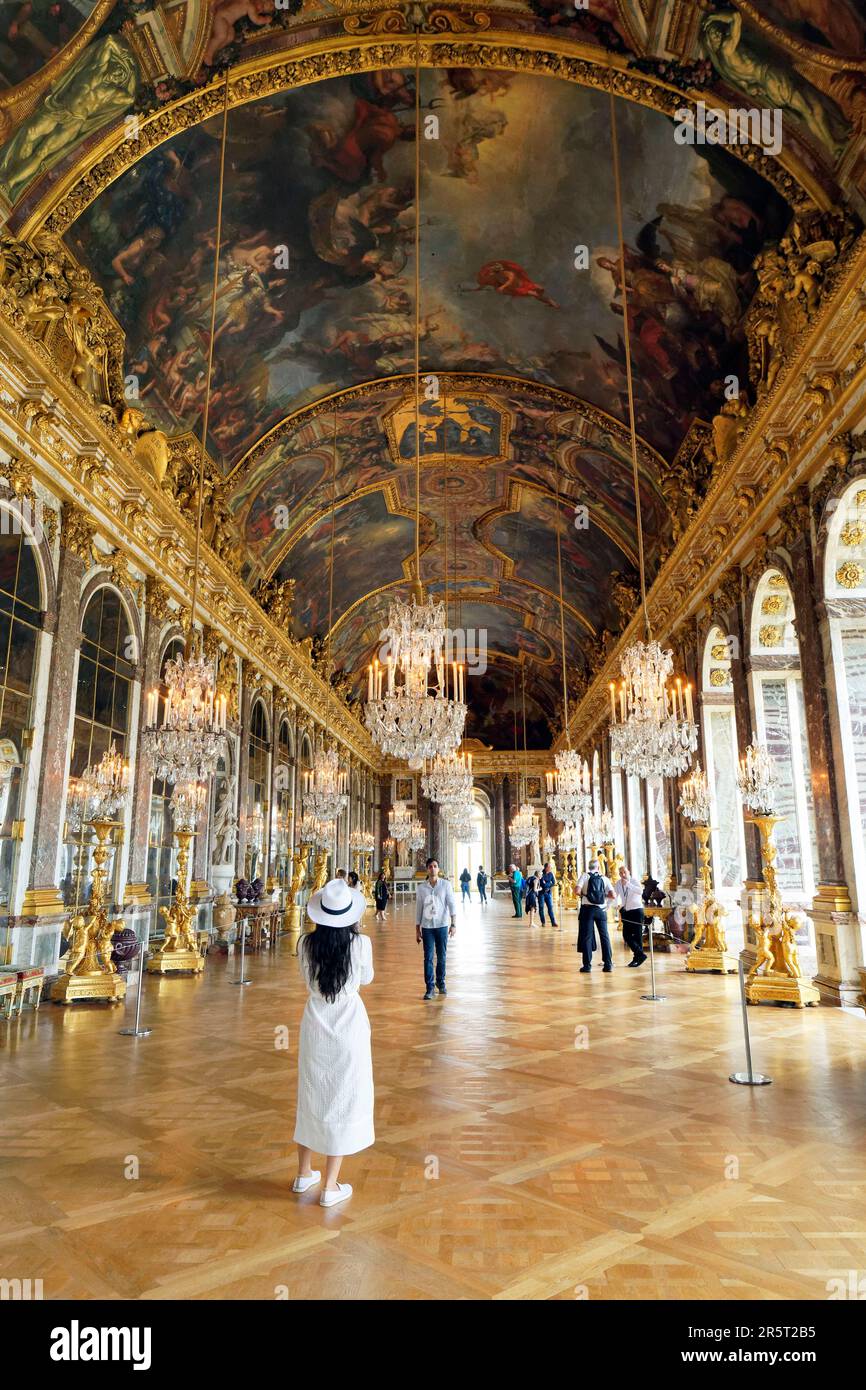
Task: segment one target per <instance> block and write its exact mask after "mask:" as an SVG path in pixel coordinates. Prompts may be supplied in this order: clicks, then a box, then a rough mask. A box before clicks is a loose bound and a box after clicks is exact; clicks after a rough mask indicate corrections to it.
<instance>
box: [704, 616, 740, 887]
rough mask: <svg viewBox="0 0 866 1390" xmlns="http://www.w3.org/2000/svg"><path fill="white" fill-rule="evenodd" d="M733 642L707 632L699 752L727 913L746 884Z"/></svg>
mask: <svg viewBox="0 0 866 1390" xmlns="http://www.w3.org/2000/svg"><path fill="white" fill-rule="evenodd" d="M739 655H740V654H739V652H738V651H737V649H736V638H734V637H731V636H729V635H728V634H727V633H726V632H724V631H723V630H722V628H720V627H718V626H714V627H712V628H710V631H709V633H708V635H707V640H706V643H705V645H704V659H703V662H702V675H701V685H702V699H701V705H702V717H703V746H704V761H705V763H706V774H707V781H708V782H709V787H710V808H711V809H710V825H711V827H712V833H711V836H710V849H711V851H712V862H713V875H714V886H715V891H716V894H717V895H718V897H719V899H720V900H721V901H722V902H725V903H728V905H729V911H730V910H733V907H734V904H735V903H737V902H738V901H739V895H740V891H741V889H742V885H743V880H744V879H745V878H746V844H745V834H744V830H743V813H742V803H741V801H740V793H739V789H738V787H737V768H738V765H739V750H738V747H737V722H736V717H735V714H734V688H733V683H732V679H731V663H732V660H733V659H734V657H736V658H737V659H739Z"/></svg>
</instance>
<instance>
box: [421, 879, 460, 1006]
mask: <svg viewBox="0 0 866 1390" xmlns="http://www.w3.org/2000/svg"><path fill="white" fill-rule="evenodd" d="M449 919H450V925H449ZM456 930H457V903H456V902H455V900H454V893H453V891H452V888H451V884H450V883H449V882H448V880H447V879H445V878H440V877H439V865H438V863H437V861H436V860H435V859H428V860H427V877H426V878H425V880H424V882H423V883H419V884H418V891H417V893H416V894H415V940H416V941H417V942H418V943H419V945H422V944H423V946H424V984H425V986H426V989H427V993H426V994H425V995H424V998H425V999H432V998H433V952H434V950H435V952H436V988H437V989H438V991H439V993H440V994H447V993H448V991H447V989H446V988H445V955H446V952H447V950H448V938H449V936H453V935H454V933H455V932H456Z"/></svg>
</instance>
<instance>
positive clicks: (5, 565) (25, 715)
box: [0, 507, 42, 911]
mask: <svg viewBox="0 0 866 1390" xmlns="http://www.w3.org/2000/svg"><path fill="white" fill-rule="evenodd" d="M0 519H2V520H3V521H4V522H5V523H6V524H5V525H4V526H3V527H2V529H0V911H5V910H6V909H7V908H8V904H9V900H10V896H11V893H12V879H13V873H14V869H15V857H16V856H15V848H16V844H17V834H18V827H19V823H20V820H21V816H22V814H23V810H24V808H23V804H22V799H23V786H24V763H25V760H26V753H27V746H28V744H29V741H30V730H31V729H32V727H33V717H32V699H33V686H34V678H35V674H36V646H37V641H38V636H39V630H40V628H41V626H42V611H41V608H42V605H41V595H40V587H39V571H38V569H37V567H36V560H35V558H34V555H33V547H32V545H31V544H30V542H29V541H28V539H27V537H26V536H24V535H22V534H21V533H20V530H19V529H18V528H17V527H16V526H15V525H14V524H12V525H10V524H9V523H10V522H14V520H15V518H14V515H13V513H11V512H10V511H8V510H7V509H6V508H5V507H4V508H2V509H0ZM16 531H17V532H18V533H17V534H16Z"/></svg>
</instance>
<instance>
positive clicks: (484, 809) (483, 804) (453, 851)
mask: <svg viewBox="0 0 866 1390" xmlns="http://www.w3.org/2000/svg"><path fill="white" fill-rule="evenodd" d="M472 830H473V837H472V840H471V841H470V842H469V843H466V842H464V841H460V840H455V838H454V836H453V835H452V834H451V831H450V830H449V831H448V853H447V860H446V863H447V864H448V866H449V877H450V879H451V882H452V884H454V885H455V886H456V884H457V882H458V881H459V878H460V875H461V874H462V872H463V870H464V869H468V870H469V873H470V874H471V876H472V891H473V893H474V892H475V891H476V890H475V875H476V874H477V873H478V865H479V864H483V865H484V868H485V869H486V871H487V873H488V875H489V876H490V877H491V878H492V877H493V868H492V865H493V818H492V816H491V813H490V799H489V797H488V796H487V793H486V792H484V791H482V790H481V788H480V787H473V789H472ZM491 886H492V885H491Z"/></svg>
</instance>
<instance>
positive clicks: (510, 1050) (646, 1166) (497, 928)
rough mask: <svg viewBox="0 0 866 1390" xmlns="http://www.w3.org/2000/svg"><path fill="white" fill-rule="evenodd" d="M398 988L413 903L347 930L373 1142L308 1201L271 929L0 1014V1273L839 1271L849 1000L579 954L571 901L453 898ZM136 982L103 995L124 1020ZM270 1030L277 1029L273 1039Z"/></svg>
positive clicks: (216, 1292) (262, 1285)
mask: <svg viewBox="0 0 866 1390" xmlns="http://www.w3.org/2000/svg"><path fill="white" fill-rule="evenodd" d="M460 911H461V917H460V925H459V931H458V935H457V938H456V940H455V941H454V942H453V943H452V945H451V947H450V949H449V969H448V990H449V992H448V996H447V998H445V999H439V998H437V999H436V1000H434V1001H432V1002H431V1003H424V1002H423V1001H422V999H421V994H422V993H423V983H422V973H421V951H420V947H418V946H417V945H416V943H415V937H414V929H413V924H412V920H411V918H410V916H409V912H408V910H406V909H401V910H399V911H398V912H392V913H391V914H390V915H389V918H388V921H387V923H386V924H385V925H384V926H382V925H377V924H376V923H375V922H372V921H370V922H368V923H367V924H366V925H367V930H368V931H369V932H370V934H371V936H372V938H373V950H374V962H375V970H376V978H375V980H374V982H373V984H372V985H371V986H370V987H369V988H368V989H367V990H366V991H365V993H364V998H365V1001H366V1004H367V1008H368V1011H369V1014H370V1018H371V1023H372V1029H373V1055H374V1068H375V1080H376V1131H377V1142H376V1145H375V1147H374V1148H372V1149H369V1150H367V1151H366V1152H365V1153H363V1154H359V1155H357V1156H355V1157H353V1158H350V1159H347V1160H346V1163H345V1165H344V1173H343V1175H344V1177H345V1178H346V1179H347V1180H348V1181H349V1182H351V1183H352V1184H353V1186H354V1188H355V1195H354V1197H353V1198H352V1200H351V1202H349V1203H348V1204H347V1205H346V1206H343V1207H338V1208H335V1209H333V1210H329V1211H323V1210H322V1208H320V1207H319V1205H318V1200H317V1197H318V1194H317V1193H316V1192H313V1193H310V1194H307V1195H305V1196H304V1197H302V1198H298V1197H295V1196H293V1195H292V1194H291V1192H290V1190H289V1189H290V1186H291V1180H292V1177H293V1174H294V1167H295V1164H294V1152H293V1146H292V1144H291V1136H292V1129H293V1121H294V1093H295V1051H294V1049H295V1046H296V1040H297V1035H298V1025H299V1021H300V1015H301V1010H302V1008H303V1003H304V997H305V996H304V992H303V989H302V987H301V983H300V980H299V977H298V973H297V963H296V962H295V961H294V960H293V959H292V957H291V956H290V955H289V953H288V950H287V949H286V947H285V945H283V946H282V947H281V948H280V950H279V951H278V952H276V953H274V954H268V955H264V956H262V957H260V958H259V957H255V956H254V957H252V958H248V961H247V970H248V973H249V974H250V976H251V977H252V979H253V981H254V983H253V985H252V986H251V987H250V988H249V989H237V988H234V987H233V986H232V985H231V983H230V981H231V980H232V979H233V978H234V977H235V975H236V972H237V963H236V962H235V961H234V960H233V959H231V958H229V959H228V960H226V959H225V958H224V957H220V956H211V957H210V958H209V960H208V963H207V969H206V971H205V973H204V976H203V977H200V978H198V979H194V980H193V979H164V980H163V979H159V978H150V977H149V978H148V979H147V980H146V982H145V996H144V1013H145V1016H146V1017H145V1021H146V1022H147V1024H148V1025H149V1026H150V1027H151V1028H152V1030H153V1031H152V1033H151V1036H150V1037H148V1038H142V1039H131V1038H122V1037H120V1036H119V1035H118V1031H117V1030H118V1028H119V1027H120V1026H121V1025H122V1023H123V1021H124V1016H123V1012H122V1011H121V1010H119V1009H116V1010H113V1011H112V1010H109V1009H107V1008H105V1007H104V1006H98V1005H97V1006H88V1005H83V1006H79V1007H78V1008H70V1009H62V1008H60V1007H57V1006H52V1005H45V1006H43V1008H42V1010H41V1011H40V1013H39V1014H38V1015H34V1014H33V1013H27V1014H25V1015H23V1017H22V1019H21V1020H20V1021H17V1022H15V1023H13V1024H12V1025H4V1024H0V1087H2V1098H3V1100H2V1109H3V1124H2V1133H0V1203H2V1210H3V1216H4V1220H3V1223H2V1234H0V1277H7V1278H15V1277H18V1278H28V1277H29V1278H41V1279H42V1280H43V1288H44V1295H45V1297H46V1298H56V1299H61V1298H62V1299H84V1300H87V1299H95V1298H114V1299H171V1298H186V1299H275V1298H279V1299H357V1298H362V1299H406V1298H408V1299H419V1300H423V1299H449V1300H460V1299H463V1300H465V1299H506V1300H508V1299H585V1298H589V1299H634V1298H651V1299H659V1300H665V1299H680V1298H700V1299H724V1300H730V1301H736V1300H739V1299H753V1298H760V1299H770V1300H773V1299H788V1298H806V1299H824V1298H826V1297H827V1281H828V1280H829V1279H831V1278H838V1277H840V1276H841V1277H843V1278H845V1277H847V1274H848V1271H849V1270H852V1269H854V1270H862V1269H863V1268H864V1259H866V1255H864V1251H866V1164H864V1161H863V1160H864V1137H866V1084H864V1083H866V1019H864V1016H863V1015H862V1013H855V1012H848V1011H840V1010H833V1009H823V1008H822V1009H818V1010H815V1009H812V1010H804V1011H802V1012H800V1011H798V1012H795V1011H793V1010H787V1009H774V1008H760V1009H751V1010H750V1012H749V1017H750V1020H751V1025H752V1039H753V1048H754V1052H755V1060H756V1065H757V1066H759V1067H760V1069H761V1070H763V1071H766V1072H768V1073H769V1074H770V1075H771V1076H772V1077H773V1085H772V1086H769V1087H765V1088H763V1089H760V1090H750V1089H748V1088H745V1087H735V1086H732V1085H730V1083H729V1082H728V1074H729V1072H731V1071H732V1070H734V1069H739V1068H741V1067H742V1066H743V1048H742V1031H741V1028H742V1025H741V1017H740V1008H739V994H738V984H737V981H736V980H735V979H732V978H731V977H725V978H722V977H715V976H714V977H705V976H695V975H686V973H685V972H684V970H683V964H682V958H681V957H673V958H672V957H663V958H661V960H660V961H659V992H660V993H664V994H665V995H666V996H667V999H666V1002H664V1003H655V1004H654V1003H649V1002H646V1001H644V1000H642V999H641V997H640V996H641V994H642V993H644V992H646V991H647V990H648V987H649V975H648V971H647V969H643V970H639V971H635V970H628V969H626V968H625V961H626V956H625V953H624V952H623V951H622V949H621V948H620V949H619V950H618V951H617V955H616V963H617V964H616V969H615V970H614V972H613V973H612V974H611V975H603V974H602V973H601V971H600V970H599V969H596V970H594V971H593V973H592V974H591V975H589V976H586V975H579V974H578V964H579V961H578V958H577V955H576V952H575V949H574V946H575V935H576V925H577V924H576V916H575V914H568V916H567V919H566V923H565V926H564V929H563V930H562V931H561V932H553V931H551V930H550V929H549V928H546V929H544V930H543V931H541V930H537V929H536V930H535V931H532V932H530V931H529V929H528V928H527V927H526V926H525V925H524V924H522V923H520V924H517V923H514V922H513V921H512V920H511V918H510V916H509V915H508V914H507V913H506V909H505V908H504V906H502V905H501V904H496V905H495V906H493V905H491V906H490V907H488V908H487V909H486V910H485V911H483V912H482V910H481V909H480V908H479V907H478V905H477V904H473V905H472V906H470V907H466V908H461V910H460ZM132 1009H133V1001H132V1000H130V1001H129V1002H128V1003H127V1006H126V1019H127V1020H131V1017H132ZM286 1038H287V1039H288V1046H285V1045H284V1040H285V1039H286Z"/></svg>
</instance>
